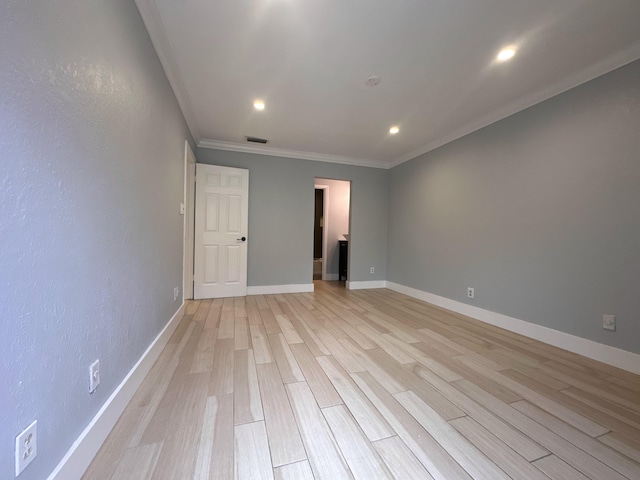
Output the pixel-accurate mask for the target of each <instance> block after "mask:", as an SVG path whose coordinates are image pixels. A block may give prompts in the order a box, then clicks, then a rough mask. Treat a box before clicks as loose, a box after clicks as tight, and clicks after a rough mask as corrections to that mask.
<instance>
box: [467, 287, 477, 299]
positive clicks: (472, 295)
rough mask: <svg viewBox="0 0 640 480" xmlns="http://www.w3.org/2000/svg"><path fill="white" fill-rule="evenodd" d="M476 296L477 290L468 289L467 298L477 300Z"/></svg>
mask: <svg viewBox="0 0 640 480" xmlns="http://www.w3.org/2000/svg"><path fill="white" fill-rule="evenodd" d="M475 296H476V290H475V288H472V287H467V297H469V298H475Z"/></svg>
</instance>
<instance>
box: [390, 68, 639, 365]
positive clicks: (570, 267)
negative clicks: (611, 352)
mask: <svg viewBox="0 0 640 480" xmlns="http://www.w3.org/2000/svg"><path fill="white" fill-rule="evenodd" d="M389 195H390V206H389V254H388V263H389V265H388V271H389V274H388V277H387V279H388V280H390V281H392V282H396V283H399V284H402V285H407V286H409V287H413V288H416V289H419V290H423V291H427V292H431V293H435V294H437V295H441V296H443V297H447V298H450V299H453V300H457V301H460V302H466V303H471V304H473V305H476V306H479V307H481V308H484V309H487V310H490V311H494V312H499V313H503V314H506V315H510V316H512V317H516V318H520V319H522V320H526V321H529V322H533V323H536V324H540V325H544V326H547V327H550V328H553V329H556V330H560V331H563V332H568V333H571V334H574V335H577V336H580V337H583V338H587V339H590V340H594V341H597V342H600V343H604V344H608V345H612V346H616V347H619V348H622V349H625V350H628V351H632V352H636V353H640V290H639V289H638V286H639V285H640V62H635V63H633V64H630V65H628V66H626V67H624V68H621V69H619V70H616V71H614V72H612V73H610V74H608V75H605V76H603V77H600V78H598V79H595V80H593V81H591V82H589V83H587V84H584V85H582V86H580V87H577V88H575V89H573V90H570V91H568V92H566V93H564V94H562V95H559V96H557V97H555V98H552V99H550V100H548V101H546V102H544V103H541V104H539V105H537V106H534V107H532V108H530V109H528V110H525V111H523V112H521V113H519V114H517V115H514V116H512V117H509V118H507V119H505V120H503V121H501V122H499V123H496V124H493V125H491V126H489V127H487V128H484V129H482V130H480V131H478V132H475V133H473V134H471V135H468V136H466V137H464V138H462V139H460V140H457V141H455V142H453V143H450V144H448V145H446V146H444V147H442V148H440V149H438V150H435V151H433V152H430V153H428V154H426V155H423V156H422V157H419V158H417V159H414V160H412V161H410V162H407V163H405V164H402V165H400V166H398V167H396V168H393V169H392V170H391V177H390V194H389ZM468 286H471V287H475V289H476V298H475V299H474V300H470V299H467V298H466V287H468ZM605 313H607V314H615V315H616V316H617V319H618V331H617V332H608V331H605V330H603V329H602V315H603V314H605Z"/></svg>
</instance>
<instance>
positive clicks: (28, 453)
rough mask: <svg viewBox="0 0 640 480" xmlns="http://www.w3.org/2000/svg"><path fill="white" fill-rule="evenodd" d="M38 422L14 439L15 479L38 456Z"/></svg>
mask: <svg viewBox="0 0 640 480" xmlns="http://www.w3.org/2000/svg"><path fill="white" fill-rule="evenodd" d="M37 427H38V421H37V420H36V421H34V422H33V423H32V424H31V425H29V426H28V427H27V428H25V429H24V431H23V432H22V433H21V434H20V435H18V436H17V437H16V477H17V476H18V475H20V474H21V473H22V471H23V470H24V469H25V468H27V465H29V464H30V463H31V462H32V461H33V459H34V458H36V455H37V454H38V443H37V440H38V436H37V433H38V430H37Z"/></svg>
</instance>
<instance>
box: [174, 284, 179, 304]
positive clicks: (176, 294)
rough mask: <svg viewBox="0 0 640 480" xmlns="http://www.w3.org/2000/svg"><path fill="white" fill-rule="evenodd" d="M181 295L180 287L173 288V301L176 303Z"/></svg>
mask: <svg viewBox="0 0 640 480" xmlns="http://www.w3.org/2000/svg"><path fill="white" fill-rule="evenodd" d="M178 295H180V287H173V301H174V302H175V301H176V300H177V299H178Z"/></svg>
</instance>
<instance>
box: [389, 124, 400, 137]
mask: <svg viewBox="0 0 640 480" xmlns="http://www.w3.org/2000/svg"><path fill="white" fill-rule="evenodd" d="M399 131H400V127H396V126H393V127H391V128H390V129H389V133H390V134H391V135H395V134H396V133H398V132H399Z"/></svg>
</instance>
